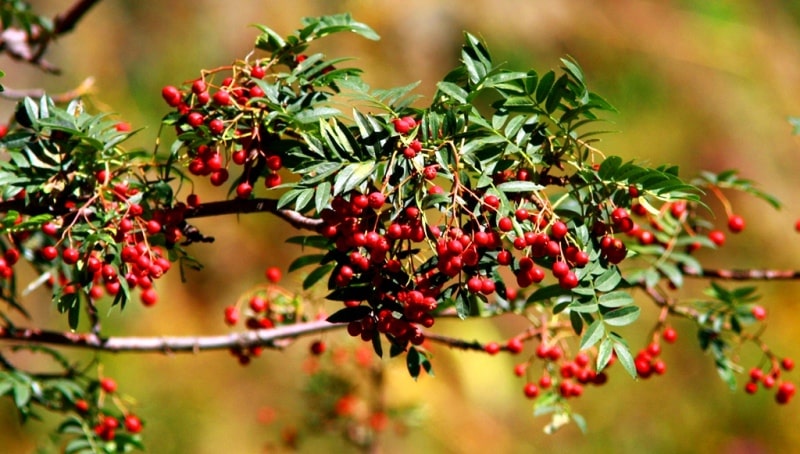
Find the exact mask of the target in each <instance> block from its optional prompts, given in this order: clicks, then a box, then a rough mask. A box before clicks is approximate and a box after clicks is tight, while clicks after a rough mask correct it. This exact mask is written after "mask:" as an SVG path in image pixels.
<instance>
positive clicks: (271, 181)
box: [264, 173, 282, 189]
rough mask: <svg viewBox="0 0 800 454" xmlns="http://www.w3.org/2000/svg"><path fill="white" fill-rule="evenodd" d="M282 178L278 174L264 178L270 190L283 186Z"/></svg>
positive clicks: (265, 184)
mask: <svg viewBox="0 0 800 454" xmlns="http://www.w3.org/2000/svg"><path fill="white" fill-rule="evenodd" d="M281 181H282V180H281V176H280V175H279V174H277V173H271V174H269V175H267V176H266V177H264V186H266V187H267V188H268V189H271V188H274V187H276V186H279V185H280V184H281Z"/></svg>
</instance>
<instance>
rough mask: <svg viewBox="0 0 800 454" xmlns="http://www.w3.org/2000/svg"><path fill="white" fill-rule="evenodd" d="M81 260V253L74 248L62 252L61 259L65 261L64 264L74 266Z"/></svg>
mask: <svg viewBox="0 0 800 454" xmlns="http://www.w3.org/2000/svg"><path fill="white" fill-rule="evenodd" d="M79 258H80V252H78V250H77V249H75V248H73V247H68V248H66V249H64V250H63V251H61V259H62V260H64V263H66V264H67V265H74V264H76V263H77V262H78V259H79Z"/></svg>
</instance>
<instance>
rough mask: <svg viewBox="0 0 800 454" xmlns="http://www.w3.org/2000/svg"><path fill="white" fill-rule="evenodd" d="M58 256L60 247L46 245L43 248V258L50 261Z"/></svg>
mask: <svg viewBox="0 0 800 454" xmlns="http://www.w3.org/2000/svg"><path fill="white" fill-rule="evenodd" d="M56 257H58V249H56V248H55V246H45V247H43V248H42V258H43V259H45V260H47V261H48V262H49V261H51V260H55V258H56Z"/></svg>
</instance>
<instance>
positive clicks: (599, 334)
mask: <svg viewBox="0 0 800 454" xmlns="http://www.w3.org/2000/svg"><path fill="white" fill-rule="evenodd" d="M605 334H606V330H605V327H604V326H603V322H602V321H601V320H595V321H593V322H592V323H591V324H590V325H589V327H588V328H586V332H584V333H583V336H581V344H580V346H579V347H578V348H579V349H580V350H586V349H587V348H589V347H591V346H593V345H594V344H596V343H597V342H599V341H600V339H602V338H603V336H605Z"/></svg>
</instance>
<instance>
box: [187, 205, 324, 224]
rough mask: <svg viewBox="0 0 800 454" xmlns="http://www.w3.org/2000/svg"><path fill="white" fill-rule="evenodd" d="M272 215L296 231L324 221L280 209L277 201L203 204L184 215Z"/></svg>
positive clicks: (195, 216)
mask: <svg viewBox="0 0 800 454" xmlns="http://www.w3.org/2000/svg"><path fill="white" fill-rule="evenodd" d="M262 212H265V213H272V214H274V215H276V216H278V217H279V218H281V219H283V220H285V221H286V222H288V223H289V224H291V225H292V227H294V228H296V229H308V230H314V229H316V228H317V227H319V226H320V225H322V222H323V221H322V219H314V218H309V217H306V216H303V215H302V214H300V213H298V212H297V211H293V210H285V209H280V210H279V209H278V201H277V200H275V199H247V200H243V199H231V200H222V201H219V202H209V203H203V204H201V205H200V206H198V207H196V208H187V209H186V212H185V213H184V218H185V219H190V218H201V217H208V216H220V215H225V214H246V213H262Z"/></svg>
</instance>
